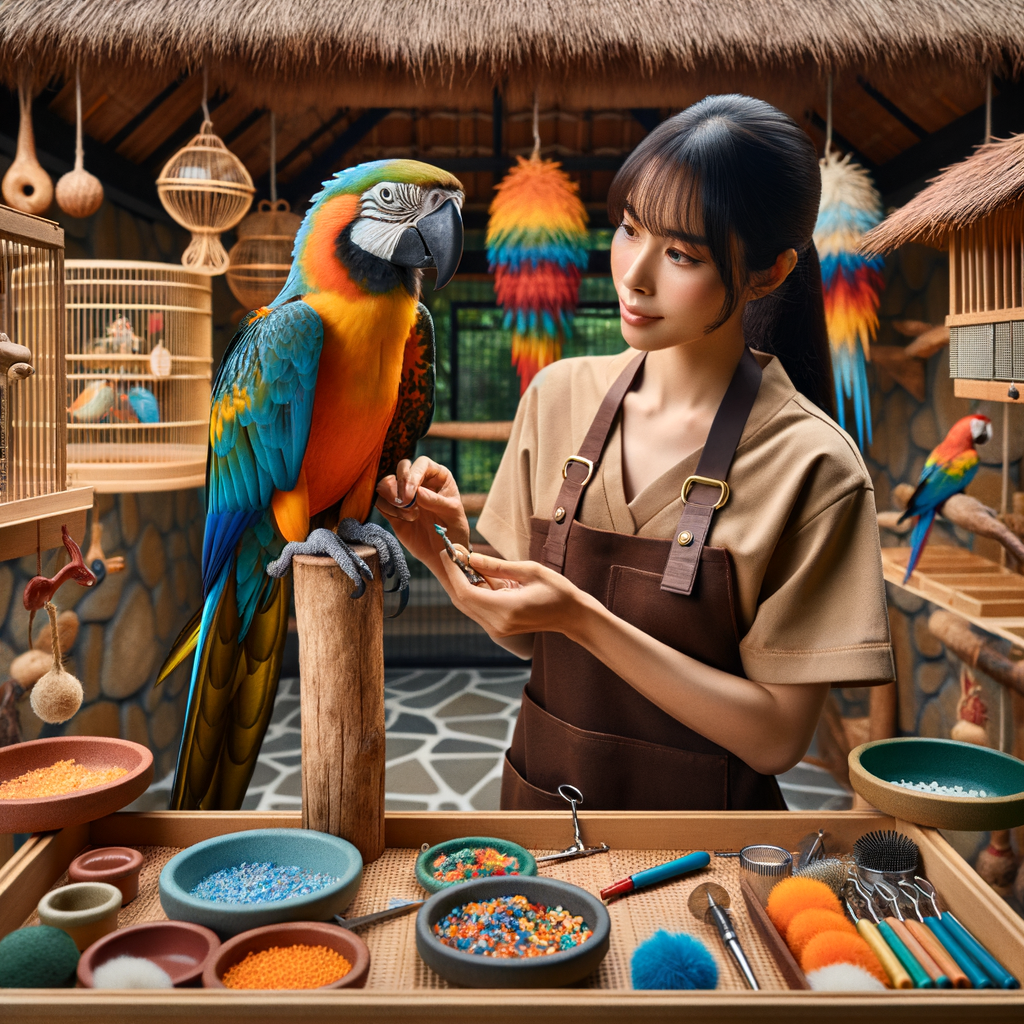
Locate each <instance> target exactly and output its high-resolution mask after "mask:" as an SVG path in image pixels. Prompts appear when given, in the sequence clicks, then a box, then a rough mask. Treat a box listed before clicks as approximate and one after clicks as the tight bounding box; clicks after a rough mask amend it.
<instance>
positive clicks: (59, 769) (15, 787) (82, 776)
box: [0, 757, 128, 800]
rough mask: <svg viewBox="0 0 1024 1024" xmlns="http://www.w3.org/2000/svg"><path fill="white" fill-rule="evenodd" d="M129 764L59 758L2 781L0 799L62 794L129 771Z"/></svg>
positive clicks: (29, 798)
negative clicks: (98, 765)
mask: <svg viewBox="0 0 1024 1024" xmlns="http://www.w3.org/2000/svg"><path fill="white" fill-rule="evenodd" d="M127 774H128V769H127V768H86V766H85V765H84V764H76V763H75V759H74V758H73V757H72V758H69V759H68V760H67V761H57V762H55V763H54V764H51V765H49V767H47V768H34V769H33V770H32V771H30V772H25V774H24V775H19V776H18V777H17V778H16V779H8V780H7V782H0V800H36V799H38V798H39V797H43V796H61V795H63V794H64V793H74V792H75V791H76V790H79V789H91V788H92V787H93V786H103V785H106V783H108V782H113V781H114V780H115V779H119V778H121V776H122V775H127Z"/></svg>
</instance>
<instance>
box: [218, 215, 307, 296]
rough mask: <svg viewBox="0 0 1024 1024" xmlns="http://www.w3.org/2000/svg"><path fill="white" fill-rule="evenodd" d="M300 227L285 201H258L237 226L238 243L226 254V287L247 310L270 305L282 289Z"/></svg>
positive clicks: (299, 219) (300, 222)
mask: <svg viewBox="0 0 1024 1024" xmlns="http://www.w3.org/2000/svg"><path fill="white" fill-rule="evenodd" d="M301 225H302V218H301V217H300V216H299V215H298V214H296V213H292V212H291V207H290V206H289V205H288V202H287V200H285V199H278V200H277V202H275V203H272V202H270V201H269V200H267V199H261V200H260V204H259V207H258V208H257V212H256V213H251V214H249V216H248V217H246V218H245V220H243V221H242V223H241V224H239V225H238V232H237V233H238V241H237V242H236V243H235V244H234V245H233V246H232V247H231V251H230V252H229V253H228V259H229V266H228V287H229V288H230V289H231V292H232V294H233V295H234V296H235V298H236V299H238V301H239V302H240V303H241V304H242V305H243V306H244V307H245V308H246V309H247V310H249V309H258V308H259V307H260V306H266V305H267V304H268V303H270V302H273V301H274V299H275V298H276V297H277V293H278V292H279V291H280V290H281V289H282V288H283V287H284V283H285V281H287V280H288V272H289V270H291V266H292V247H293V246H294V244H295V236H296V234H297V233H298V230H299V228H300V227H301Z"/></svg>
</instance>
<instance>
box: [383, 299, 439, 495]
mask: <svg viewBox="0 0 1024 1024" xmlns="http://www.w3.org/2000/svg"><path fill="white" fill-rule="evenodd" d="M434 364H435V355H434V321H433V320H431V318H430V312H429V310H428V309H427V307H426V306H424V305H423V303H422V302H421V303H420V304H419V307H418V309H417V317H416V322H415V323H414V324H413V327H412V330H411V331H410V332H409V337H408V339H407V340H406V343H405V357H404V359H403V362H402V378H401V381H400V383H399V385H398V404H397V405H396V406H395V414H394V416H392V417H391V424H390V426H389V427H388V432H387V436H386V437H385V439H384V448H383V450H382V451H381V455H380V464H379V468H378V470H377V479H378V480H379V479H380V478H381V477H385V476H387V475H388V474H390V473H394V471H395V467H396V466H397V465H398V463H399V462H401V460H402V459H411V458H413V457H414V456H415V454H416V442H417V441H418V440H419V439H420V438H421V437H423V436H424V435H425V434H426V432H427V428H428V427H429V426H430V421H431V420H432V419H433V418H434V377H435V370H434Z"/></svg>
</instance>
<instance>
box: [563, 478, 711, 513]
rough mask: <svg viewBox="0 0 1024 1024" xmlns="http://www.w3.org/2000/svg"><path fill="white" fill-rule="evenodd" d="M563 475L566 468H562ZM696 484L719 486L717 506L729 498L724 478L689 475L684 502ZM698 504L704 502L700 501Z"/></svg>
mask: <svg viewBox="0 0 1024 1024" xmlns="http://www.w3.org/2000/svg"><path fill="white" fill-rule="evenodd" d="M562 473H563V475H564V474H565V470H564V469H563V470H562ZM694 484H707V486H708V487H717V488H718V489H719V490H720V491H721V496H720V497H719V499H718V501H717V502H716V503H715V508H721V507H722V506H723V505H724V504H725V503H726V502H727V501H728V500H729V485H728V484H727V483H726V482H725V481H724V480H713V479H712V478H711V477H709V476H688V477H687V478H686V479H685V480H684V481H683V489H682V490H681V491H680V492H679V497H680V498H682V500H683V504H684V505H686V504H688V501H687V498H686V496H687V494H689V493H690V488H691V487H692V486H693V485H694ZM697 504H702V502H698V503H697Z"/></svg>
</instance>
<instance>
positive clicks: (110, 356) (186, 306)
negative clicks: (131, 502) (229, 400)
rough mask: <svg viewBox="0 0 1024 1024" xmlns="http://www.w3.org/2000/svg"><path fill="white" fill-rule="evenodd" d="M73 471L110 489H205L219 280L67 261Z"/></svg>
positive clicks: (72, 475)
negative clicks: (214, 296) (214, 298)
mask: <svg viewBox="0 0 1024 1024" xmlns="http://www.w3.org/2000/svg"><path fill="white" fill-rule="evenodd" d="M65 281H66V290H67V367H68V371H67V413H66V420H67V427H66V429H67V433H68V478H69V479H70V480H73V481H75V482H78V483H82V484H89V485H91V486H93V487H95V489H96V490H97V491H99V492H101V493H119V492H126V491H166V490H178V489H180V488H185V487H201V486H202V485H203V483H204V481H205V478H206V443H207V431H208V423H209V413H210V373H211V368H212V364H213V353H212V345H213V322H212V304H211V292H210V278H209V275H207V274H201V273H197V272H196V271H192V270H186V269H184V268H183V267H179V266H176V265H175V264H165V263H142V262H138V263H136V262H130V261H125V260H68V261H67V263H66V274H65Z"/></svg>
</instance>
